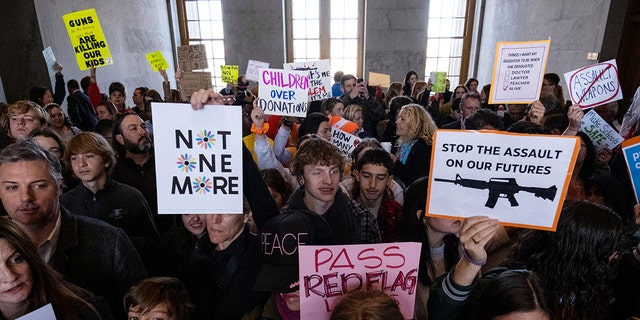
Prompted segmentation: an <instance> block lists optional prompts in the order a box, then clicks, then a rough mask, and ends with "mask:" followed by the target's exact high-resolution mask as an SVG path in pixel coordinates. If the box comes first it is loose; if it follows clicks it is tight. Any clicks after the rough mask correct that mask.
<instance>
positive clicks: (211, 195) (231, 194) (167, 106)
mask: <svg viewBox="0 0 640 320" xmlns="http://www.w3.org/2000/svg"><path fill="white" fill-rule="evenodd" d="M152 110H153V135H154V138H155V141H156V142H157V141H161V142H162V143H156V145H155V162H156V184H157V189H158V213H161V214H183V213H193V214H195V213H201V214H202V213H238V214H240V213H242V124H241V122H240V120H239V119H241V118H242V107H241V106H205V108H204V109H203V110H198V111H193V110H191V106H190V105H189V104H181V103H155V102H154V103H153V104H152Z"/></svg>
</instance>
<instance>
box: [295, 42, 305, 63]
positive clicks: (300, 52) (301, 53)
mask: <svg viewBox="0 0 640 320" xmlns="http://www.w3.org/2000/svg"><path fill="white" fill-rule="evenodd" d="M293 56H294V57H296V58H300V57H303V59H304V58H306V57H307V46H306V40H293Z"/></svg>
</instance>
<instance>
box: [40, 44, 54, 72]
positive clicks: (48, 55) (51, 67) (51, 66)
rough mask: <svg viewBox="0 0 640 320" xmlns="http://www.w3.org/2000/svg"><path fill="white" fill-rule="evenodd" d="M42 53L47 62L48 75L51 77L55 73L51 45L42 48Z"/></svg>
mask: <svg viewBox="0 0 640 320" xmlns="http://www.w3.org/2000/svg"><path fill="white" fill-rule="evenodd" d="M42 55H43V56H44V61H45V62H46V63H47V69H48V70H49V76H50V77H53V76H54V75H55V74H56V68H55V66H56V56H55V55H53V50H52V49H51V46H49V47H47V48H46V49H44V50H42Z"/></svg>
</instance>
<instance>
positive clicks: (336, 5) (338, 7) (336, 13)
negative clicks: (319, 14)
mask: <svg viewBox="0 0 640 320" xmlns="http://www.w3.org/2000/svg"><path fill="white" fill-rule="evenodd" d="M351 1H353V0H351ZM343 18H344V0H332V1H331V19H343Z"/></svg>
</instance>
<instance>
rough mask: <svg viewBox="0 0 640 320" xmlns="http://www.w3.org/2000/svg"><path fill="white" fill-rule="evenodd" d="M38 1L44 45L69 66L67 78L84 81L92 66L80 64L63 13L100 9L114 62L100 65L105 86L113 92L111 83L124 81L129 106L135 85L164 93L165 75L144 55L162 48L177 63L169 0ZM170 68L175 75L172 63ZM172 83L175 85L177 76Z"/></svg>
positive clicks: (102, 88) (102, 86)
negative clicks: (157, 70)
mask: <svg viewBox="0 0 640 320" xmlns="http://www.w3.org/2000/svg"><path fill="white" fill-rule="evenodd" d="M34 3H35V8H36V11H37V18H38V23H39V26H40V32H41V33H42V44H43V47H44V48H46V47H48V46H51V48H52V49H53V52H54V54H55V56H56V59H57V60H58V61H59V62H60V63H61V64H62V65H63V66H64V69H63V74H64V75H65V80H68V79H72V78H73V79H77V80H78V81H79V80H80V79H81V78H82V77H84V76H86V75H89V71H88V70H87V71H80V69H79V67H78V64H77V62H76V59H75V55H74V52H73V48H72V47H71V42H70V41H69V36H68V35H67V31H66V29H65V26H64V23H63V20H62V16H63V15H65V14H67V13H69V12H74V11H79V10H84V9H89V8H95V9H96V12H97V14H98V18H99V19H100V24H101V25H102V29H103V31H104V34H105V37H106V39H107V43H108V44H109V50H110V51H111V55H112V56H113V61H114V63H113V64H112V65H108V66H104V67H100V68H98V69H97V70H96V74H97V78H98V86H99V87H100V91H102V92H105V93H107V94H108V89H109V84H111V82H113V81H120V82H122V83H123V84H124V85H125V89H126V91H127V93H126V94H127V97H126V103H127V105H129V106H132V105H133V101H132V100H131V96H132V94H133V90H134V89H135V88H136V87H141V86H145V87H149V88H150V89H155V90H158V92H160V93H161V94H162V76H160V75H159V74H158V73H155V72H153V70H152V69H151V66H150V65H149V63H148V62H147V59H146V57H145V54H147V53H149V52H152V51H156V50H160V51H162V54H163V56H164V57H165V59H166V60H167V61H168V62H169V65H170V66H172V67H173V66H174V63H173V61H174V58H173V43H172V37H171V29H170V25H169V18H168V17H169V12H170V11H169V9H168V7H167V3H166V2H165V1H158V0H139V1H122V0H118V1H88V0H80V1H65V0H50V1H35V2H34ZM168 73H169V77H170V80H173V68H170V70H168ZM172 85H173V86H175V83H174V82H173V81H172Z"/></svg>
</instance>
